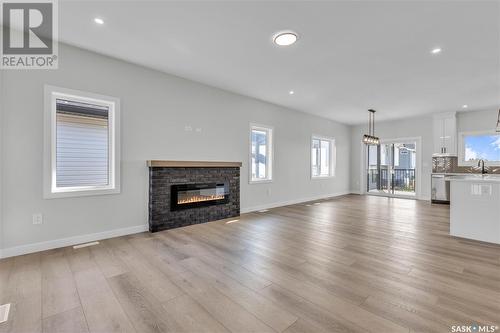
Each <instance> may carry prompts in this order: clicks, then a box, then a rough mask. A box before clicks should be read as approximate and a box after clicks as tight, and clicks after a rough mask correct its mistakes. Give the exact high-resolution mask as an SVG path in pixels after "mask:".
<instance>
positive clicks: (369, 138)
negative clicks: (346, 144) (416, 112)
mask: <svg viewBox="0 0 500 333" xmlns="http://www.w3.org/2000/svg"><path fill="white" fill-rule="evenodd" d="M375 112H376V111H375V110H373V109H370V110H368V134H365V135H363V143H364V144H367V145H379V144H380V139H379V138H378V137H376V136H375ZM499 112H500V110H499ZM499 117H500V113H499ZM499 121H500V118H499Z"/></svg>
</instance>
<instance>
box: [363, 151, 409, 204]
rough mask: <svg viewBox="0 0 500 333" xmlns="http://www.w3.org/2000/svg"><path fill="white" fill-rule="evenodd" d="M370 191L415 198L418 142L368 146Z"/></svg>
mask: <svg viewBox="0 0 500 333" xmlns="http://www.w3.org/2000/svg"><path fill="white" fill-rule="evenodd" d="M366 161H367V169H366V171H367V172H366V177H367V182H366V184H367V188H366V191H367V192H368V193H370V194H378V195H386V196H410V197H411V196H413V197H414V196H415V195H416V187H415V185H416V175H417V173H416V167H417V143H416V142H415V141H397V142H382V143H381V144H380V145H378V146H373V145H371V146H368V147H367V158H366Z"/></svg>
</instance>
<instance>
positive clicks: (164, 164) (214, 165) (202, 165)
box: [148, 160, 241, 168]
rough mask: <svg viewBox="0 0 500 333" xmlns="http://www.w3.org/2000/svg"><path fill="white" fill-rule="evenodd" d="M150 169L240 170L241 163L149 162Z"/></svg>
mask: <svg viewBox="0 0 500 333" xmlns="http://www.w3.org/2000/svg"><path fill="white" fill-rule="evenodd" d="M148 167H150V168H241V162H216V161H160V160H149V161H148Z"/></svg>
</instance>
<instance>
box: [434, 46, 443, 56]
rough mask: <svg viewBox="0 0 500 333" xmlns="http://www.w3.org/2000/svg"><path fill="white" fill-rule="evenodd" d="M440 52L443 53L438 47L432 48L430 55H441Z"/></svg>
mask: <svg viewBox="0 0 500 333" xmlns="http://www.w3.org/2000/svg"><path fill="white" fill-rule="evenodd" d="M441 51H443V50H441V48H440V47H436V48H433V49H432V50H431V53H432V54H439V53H441Z"/></svg>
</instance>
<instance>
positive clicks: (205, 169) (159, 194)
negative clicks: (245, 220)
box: [148, 161, 241, 232]
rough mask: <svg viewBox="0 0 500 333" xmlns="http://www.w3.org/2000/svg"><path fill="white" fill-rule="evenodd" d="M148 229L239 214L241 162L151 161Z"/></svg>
mask: <svg viewBox="0 0 500 333" xmlns="http://www.w3.org/2000/svg"><path fill="white" fill-rule="evenodd" d="M148 167H149V230H150V231H151V232H156V231H160V230H166V229H172V228H178V227H183V226H188V225H192V224H198V223H204V222H209V221H215V220H220V219H224V218H229V217H235V216H239V215H240V167H241V163H239V162H201V161H196V162H195V161H189V162H182V161H148Z"/></svg>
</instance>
